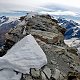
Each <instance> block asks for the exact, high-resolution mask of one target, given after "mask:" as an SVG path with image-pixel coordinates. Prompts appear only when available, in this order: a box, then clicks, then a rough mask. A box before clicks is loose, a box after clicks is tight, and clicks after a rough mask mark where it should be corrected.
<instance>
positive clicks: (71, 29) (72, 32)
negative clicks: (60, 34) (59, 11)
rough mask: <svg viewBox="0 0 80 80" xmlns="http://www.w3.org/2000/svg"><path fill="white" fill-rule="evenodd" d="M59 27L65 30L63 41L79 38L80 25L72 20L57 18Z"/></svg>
mask: <svg viewBox="0 0 80 80" xmlns="http://www.w3.org/2000/svg"><path fill="white" fill-rule="evenodd" d="M58 22H59V25H61V26H63V27H64V28H66V30H67V31H66V32H65V34H64V36H65V39H71V38H80V24H78V23H76V22H75V21H73V20H66V19H65V18H58Z"/></svg>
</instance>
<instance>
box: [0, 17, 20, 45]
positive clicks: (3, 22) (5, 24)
mask: <svg viewBox="0 0 80 80" xmlns="http://www.w3.org/2000/svg"><path fill="white" fill-rule="evenodd" d="M18 23H19V20H17V19H16V18H14V17H13V18H12V17H6V16H1V17H0V46H2V45H3V42H4V38H5V37H4V36H5V33H7V32H8V31H9V30H10V29H11V28H14V27H15V26H16V25H17V24H18Z"/></svg>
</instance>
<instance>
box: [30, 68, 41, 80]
mask: <svg viewBox="0 0 80 80" xmlns="http://www.w3.org/2000/svg"><path fill="white" fill-rule="evenodd" d="M30 75H31V76H32V77H33V78H37V79H39V78H40V70H36V69H32V68H31V69H30Z"/></svg>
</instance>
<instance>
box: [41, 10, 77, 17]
mask: <svg viewBox="0 0 80 80" xmlns="http://www.w3.org/2000/svg"><path fill="white" fill-rule="evenodd" d="M40 13H42V14H50V15H69V16H77V15H78V14H77V13H75V12H72V11H60V10H58V11H53V12H47V11H41V12H40Z"/></svg>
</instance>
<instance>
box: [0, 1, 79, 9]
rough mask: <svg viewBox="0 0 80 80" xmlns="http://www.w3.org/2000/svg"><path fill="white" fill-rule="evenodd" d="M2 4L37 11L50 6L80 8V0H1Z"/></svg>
mask: <svg viewBox="0 0 80 80" xmlns="http://www.w3.org/2000/svg"><path fill="white" fill-rule="evenodd" d="M0 3H5V4H16V5H21V6H26V7H27V8H31V9H33V8H34V9H35V8H37V7H40V6H43V5H47V4H48V5H49V4H56V3H57V4H61V5H67V6H72V7H78V8H80V1H79V0H0ZM3 6H5V5H3Z"/></svg>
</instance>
